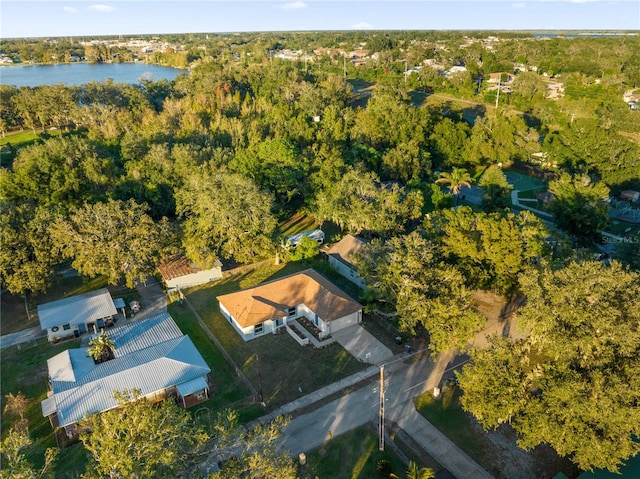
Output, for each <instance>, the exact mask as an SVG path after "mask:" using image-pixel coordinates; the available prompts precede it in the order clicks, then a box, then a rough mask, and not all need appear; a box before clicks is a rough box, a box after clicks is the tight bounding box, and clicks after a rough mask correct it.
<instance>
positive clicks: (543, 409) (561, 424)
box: [459, 262, 640, 470]
mask: <svg viewBox="0 0 640 479" xmlns="http://www.w3.org/2000/svg"><path fill="white" fill-rule="evenodd" d="M520 280H521V288H522V290H523V291H525V292H526V294H527V304H526V305H525V306H524V308H522V310H521V311H520V313H519V314H518V321H519V322H520V324H521V326H522V329H523V330H524V331H525V332H526V338H525V339H522V340H516V341H510V340H508V339H495V340H494V342H493V343H492V345H491V346H490V347H489V348H488V349H486V350H483V351H476V352H475V353H474V354H473V361H472V363H471V364H469V365H467V366H465V367H464V369H463V371H462V373H461V374H459V379H460V386H461V387H462V389H463V390H464V395H463V397H462V404H463V406H464V408H465V409H467V410H468V411H471V412H472V413H473V414H474V415H475V416H476V417H477V418H478V420H479V421H480V422H481V423H482V425H483V426H484V427H486V428H495V427H497V426H498V425H499V424H501V423H505V422H508V423H510V424H511V425H512V426H513V428H514V429H515V430H516V431H517V432H518V434H519V436H520V439H519V444H520V445H521V446H522V447H524V448H527V449H528V448H533V447H535V446H536V445H538V444H540V443H546V444H549V445H551V446H552V447H553V448H554V449H555V450H556V451H557V452H558V453H559V454H560V455H562V456H569V457H570V458H571V459H572V460H573V461H574V462H575V463H576V464H577V465H578V466H579V467H580V468H582V469H589V470H590V469H593V468H605V469H610V470H617V468H618V467H619V466H620V465H621V464H622V462H623V461H624V460H625V459H627V458H629V457H630V456H633V455H634V454H637V453H638V452H640V444H638V443H637V442H636V441H637V437H638V435H639V434H640V411H638V407H637V405H638V401H640V381H639V379H638V378H640V367H639V363H638V361H637V357H638V354H639V353H640V331H639V330H638V324H640V312H639V311H638V308H637V307H635V305H636V304H638V302H639V301H640V277H639V276H638V274H637V273H631V272H628V271H625V270H624V269H623V268H622V267H621V266H620V264H619V263H617V262H612V263H611V265H610V266H605V265H603V264H602V263H600V262H584V263H575V262H572V263H570V264H569V265H568V266H566V267H564V268H562V269H559V270H551V269H549V268H545V269H541V270H533V269H532V270H531V271H529V272H527V273H526V274H522V275H521V278H520Z"/></svg>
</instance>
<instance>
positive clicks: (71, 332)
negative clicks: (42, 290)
mask: <svg viewBox="0 0 640 479" xmlns="http://www.w3.org/2000/svg"><path fill="white" fill-rule="evenodd" d="M117 314H118V312H117V311H116V307H115V305H114V304H113V299H112V298H111V294H110V293H109V291H108V290H107V288H102V289H98V290H96V291H90V292H88V293H84V294H79V295H76V296H70V297H68V298H64V299H59V300H57V301H52V302H50V303H45V304H41V305H38V318H39V319H40V327H41V328H42V330H43V331H46V332H47V339H48V340H49V341H51V342H55V341H58V340H60V339H66V338H70V337H73V336H76V337H77V336H79V335H80V334H84V333H86V332H90V333H97V332H98V331H99V330H100V329H101V328H104V327H105V326H108V325H111V324H113V321H114V319H115V316H116V315H117Z"/></svg>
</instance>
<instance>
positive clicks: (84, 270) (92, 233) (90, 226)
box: [50, 200, 168, 287]
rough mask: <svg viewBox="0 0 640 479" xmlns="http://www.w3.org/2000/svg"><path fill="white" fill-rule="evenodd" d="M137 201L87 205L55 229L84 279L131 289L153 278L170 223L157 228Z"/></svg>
mask: <svg viewBox="0 0 640 479" xmlns="http://www.w3.org/2000/svg"><path fill="white" fill-rule="evenodd" d="M146 210H147V208H146V207H145V206H143V205H138V204H137V203H136V202H135V201H133V200H129V201H128V202H124V201H115V200H108V201H107V202H106V203H95V204H93V205H90V204H86V205H85V206H84V207H82V208H78V209H76V210H74V212H73V213H72V214H71V216H69V218H64V217H60V218H59V219H58V220H57V221H56V222H55V223H54V224H53V225H52V227H51V229H50V231H51V238H52V240H53V242H54V244H55V246H56V248H57V249H58V250H59V251H60V252H61V254H62V256H63V257H65V258H71V259H72V265H73V267H74V268H76V269H77V270H78V271H79V272H80V273H81V274H84V275H87V276H91V277H94V276H96V275H105V276H106V277H107V278H108V280H109V282H110V283H111V284H117V283H118V282H120V281H121V280H124V281H125V282H126V284H127V286H129V287H134V286H135V284H136V282H137V281H145V280H146V278H147V276H148V275H150V274H153V272H154V271H155V268H156V262H157V261H158V258H159V256H160V252H161V251H162V249H163V247H164V245H165V244H166V242H167V240H168V237H167V235H168V230H167V228H166V225H165V224H164V223H155V222H154V221H153V220H152V219H151V218H150V217H149V215H147V213H146Z"/></svg>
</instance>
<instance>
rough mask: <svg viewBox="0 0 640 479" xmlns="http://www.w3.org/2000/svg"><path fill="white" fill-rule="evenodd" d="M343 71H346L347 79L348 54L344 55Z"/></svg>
mask: <svg viewBox="0 0 640 479" xmlns="http://www.w3.org/2000/svg"><path fill="white" fill-rule="evenodd" d="M342 69H343V71H344V77H345V78H347V54H346V53H343V54H342Z"/></svg>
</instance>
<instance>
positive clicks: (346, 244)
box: [322, 235, 366, 288]
mask: <svg viewBox="0 0 640 479" xmlns="http://www.w3.org/2000/svg"><path fill="white" fill-rule="evenodd" d="M365 244H366V242H365V241H364V240H363V239H361V238H357V237H355V236H351V235H346V236H345V237H344V238H342V239H341V240H340V241H338V242H337V243H335V244H333V245H331V246H329V247H325V248H323V250H322V252H323V253H324V254H325V255H326V256H327V260H328V261H329V264H330V265H331V266H332V267H333V269H335V270H336V271H337V272H338V273H340V274H341V275H342V276H344V277H345V278H347V279H348V280H349V281H351V282H352V283H354V284H356V285H358V286H360V287H361V288H364V287H365V284H364V280H363V279H362V278H361V277H360V276H358V272H357V270H356V267H355V266H354V265H353V263H352V262H351V259H352V255H354V254H356V253H357V252H358V251H360V250H361V249H362V248H363V247H364V245H365Z"/></svg>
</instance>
